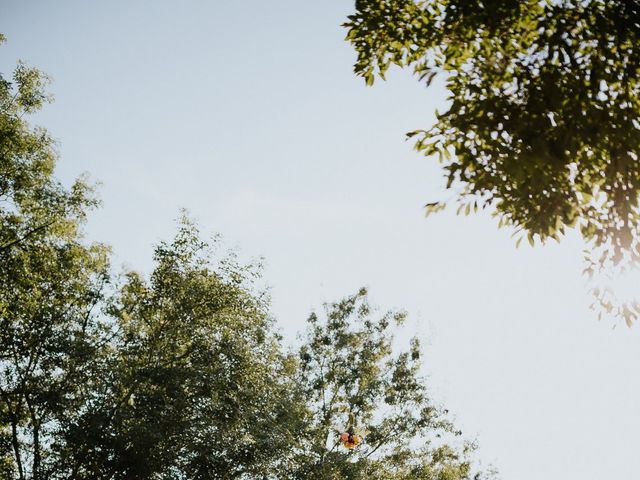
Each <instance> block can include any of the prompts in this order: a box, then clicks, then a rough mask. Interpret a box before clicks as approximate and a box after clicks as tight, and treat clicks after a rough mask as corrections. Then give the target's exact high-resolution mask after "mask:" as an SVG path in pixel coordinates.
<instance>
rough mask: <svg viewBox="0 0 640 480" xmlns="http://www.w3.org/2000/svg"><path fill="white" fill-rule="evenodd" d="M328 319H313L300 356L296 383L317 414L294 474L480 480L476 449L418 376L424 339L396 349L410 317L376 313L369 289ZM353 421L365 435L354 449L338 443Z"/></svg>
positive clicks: (304, 435) (333, 307) (335, 306)
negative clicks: (396, 335) (396, 337)
mask: <svg viewBox="0 0 640 480" xmlns="http://www.w3.org/2000/svg"><path fill="white" fill-rule="evenodd" d="M324 317H325V318H320V317H318V316H317V315H316V314H312V315H311V317H310V318H309V321H308V329H307V337H306V341H305V343H304V344H303V346H302V347H301V348H300V351H299V356H300V362H301V366H300V370H299V372H298V377H299V380H298V381H299V383H300V385H302V386H303V388H304V393H305V398H306V399H307V405H308V408H309V410H310V412H311V417H310V420H309V421H308V422H307V423H306V425H305V429H304V431H302V432H301V433H300V445H301V448H302V452H301V454H300V459H299V460H300V462H299V464H298V470H297V471H296V472H295V474H294V475H291V477H293V478H300V479H318V480H320V479H323V480H324V479H341V478H349V479H354V480H355V479H364V478H370V479H379V480H400V479H406V480H408V479H424V480H432V479H434V480H435V479H442V480H444V479H448V480H463V479H469V478H472V477H473V478H481V474H480V473H478V472H475V473H472V465H471V462H470V461H469V453H470V451H471V450H472V449H473V447H472V446H471V445H470V444H468V443H465V442H462V441H460V438H459V436H460V432H459V431H457V430H455V429H454V427H453V425H452V424H451V423H450V422H449V421H448V420H447V418H446V413H447V412H446V410H444V409H442V408H440V407H438V406H437V405H435V404H434V403H433V402H432V401H431V399H430V397H429V392H428V390H427V386H426V383H425V381H424V379H423V378H421V377H420V354H421V352H420V344H419V341H418V339H417V338H413V339H412V340H411V345H410V348H409V350H408V351H404V352H400V353H397V352H395V351H394V349H393V347H392V345H393V336H392V334H391V332H392V330H393V329H395V328H396V327H397V326H398V324H401V323H402V322H403V320H404V317H405V315H404V313H402V312H387V313H384V314H382V315H376V314H375V313H374V312H373V311H372V309H371V307H370V306H369V303H368V300H367V292H366V290H364V289H363V290H361V291H359V292H358V293H357V294H355V295H353V296H350V297H346V298H344V299H343V300H341V301H339V302H336V303H332V304H328V305H326V311H325V316H324ZM376 317H377V318H376ZM350 419H351V421H353V422H355V423H356V425H355V431H356V432H359V434H360V435H362V436H363V437H364V443H363V444H361V445H360V446H358V447H357V448H355V449H354V450H347V449H345V448H344V447H343V444H342V442H341V441H340V438H339V437H340V434H341V433H342V432H345V430H347V428H348V426H349V423H350ZM445 439H448V442H445V441H443V440H445Z"/></svg>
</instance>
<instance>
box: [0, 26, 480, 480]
mask: <svg viewBox="0 0 640 480" xmlns="http://www.w3.org/2000/svg"><path fill="white" fill-rule="evenodd" d="M0 39H1V38H0ZM45 86H46V77H44V76H43V75H42V74H41V73H40V72H38V71H37V70H34V69H30V68H28V67H26V66H25V65H24V64H19V65H18V67H17V68H16V70H15V72H14V75H13V77H12V80H11V81H9V80H6V79H4V78H0V105H1V108H0V155H1V156H0V226H1V230H0V478H2V479H7V480H50V479H51V480H57V479H60V480H61V479H65V480H89V479H112V480H116V479H120V480H124V479H139V480H142V479H145V480H147V479H148V480H151V479H167V480H168V479H176V480H181V479H187V478H188V479H203V480H204V479H274V478H299V479H303V478H304V479H313V478H317V479H326V478H338V477H337V476H339V477H340V478H347V479H358V478H364V477H365V476H368V477H371V478H373V479H380V480H382V479H385V480H393V479H409V478H422V479H438V480H459V479H466V478H469V475H470V474H471V473H470V471H471V470H470V463H469V461H468V458H467V453H468V447H466V446H462V447H460V448H454V447H451V446H448V445H447V443H444V442H438V441H436V438H435V437H437V436H438V435H441V434H447V435H448V434H452V435H453V434H455V433H456V432H454V431H453V428H452V426H451V425H450V423H449V422H447V421H446V420H445V419H444V417H443V413H442V412H441V411H440V410H439V409H438V408H436V407H434V406H433V405H432V404H431V402H430V401H429V398H428V396H427V391H426V387H425V383H424V381H423V380H422V379H421V378H420V377H419V356H420V354H419V345H418V342H417V340H414V341H413V342H412V344H411V349H410V350H409V351H408V352H404V353H400V354H399V355H395V354H394V353H393V349H392V337H391V335H390V330H391V329H392V328H393V325H394V323H393V322H395V323H398V322H400V321H401V320H402V317H403V316H402V315H401V314H394V313H389V314H386V315H383V316H382V317H381V318H380V319H378V320H374V319H373V318H372V314H371V311H370V308H369V307H368V304H367V301H366V294H365V292H364V291H361V292H360V293H358V294H357V295H355V296H352V297H348V298H346V299H344V300H342V301H340V302H338V303H336V304H332V305H329V306H328V307H327V321H326V322H323V321H321V320H320V319H319V318H318V317H316V316H315V315H314V316H312V317H311V319H310V321H309V331H308V337H307V341H306V342H305V343H304V345H303V346H302V347H301V348H300V351H299V355H293V354H291V353H287V351H286V349H285V348H284V347H283V345H282V340H281V338H280V337H279V336H278V335H277V334H276V333H275V329H274V325H273V320H272V318H271V317H270V316H269V313H268V306H269V305H268V299H267V297H266V295H265V294H264V293H262V292H261V291H259V290H258V289H257V288H256V286H255V280H256V279H257V278H258V277H259V275H260V269H259V268H258V266H254V265H242V264H240V263H239V262H238V261H237V260H236V258H235V257H234V255H233V254H229V255H226V256H223V257H222V258H221V259H220V260H217V261H216V260H215V259H216V258H219V255H216V254H215V251H214V247H215V246H216V244H217V242H213V244H211V243H208V242H205V241H203V240H202V239H201V237H200V235H199V233H198V231H197V229H196V227H195V226H194V225H193V224H192V223H191V222H190V221H189V220H188V219H186V218H182V220H181V222H180V224H179V228H178V233H177V235H176V236H175V238H174V239H173V241H171V242H161V243H160V244H159V245H158V246H157V247H156V248H155V250H154V264H155V265H154V269H153V271H152V272H151V274H150V275H148V276H144V275H141V274H139V273H136V272H127V273H125V274H124V276H123V277H122V278H120V279H117V278H114V276H113V274H112V272H111V269H110V265H109V250H108V248H107V247H105V246H104V245H101V244H90V243H88V242H86V241H85V240H84V238H83V232H82V227H83V224H84V222H85V219H86V215H87V213H88V212H89V211H90V210H91V209H92V208H94V207H95V206H96V205H97V201H96V199H95V197H94V196H93V194H92V189H91V186H90V185H88V184H87V182H86V180H84V179H80V180H78V181H76V182H75V183H74V184H73V186H72V187H71V188H65V187H64V186H63V185H61V184H60V183H59V182H58V181H57V180H56V179H55V177H54V168H55V163H56V160H57V154H56V152H55V148H54V143H53V141H52V140H51V138H50V136H49V135H48V134H47V132H46V131H45V130H43V129H38V128H32V127H30V125H29V124H28V123H27V121H26V120H25V116H28V115H29V114H32V113H34V112H36V111H37V110H38V109H39V108H40V107H41V106H42V105H43V104H44V102H45V101H47V100H48V98H49V97H48V96H47V94H46V93H45V91H44V87H45ZM327 399H330V400H329V401H328V402H327ZM348 413H353V414H354V415H355V416H356V417H357V418H358V419H359V421H360V422H361V425H362V426H363V427H364V428H366V430H367V432H366V442H365V444H364V445H363V446H361V447H359V448H358V449H357V451H355V452H353V453H352V454H347V453H346V452H343V451H339V449H337V445H336V439H337V436H336V433H337V431H338V430H339V429H340V428H343V425H342V424H343V423H344V419H345V415H348ZM453 436H455V435H453Z"/></svg>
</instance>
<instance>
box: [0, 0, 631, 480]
mask: <svg viewBox="0 0 640 480" xmlns="http://www.w3.org/2000/svg"><path fill="white" fill-rule="evenodd" d="M352 8H353V7H352V3H351V2H348V1H337V0H331V1H328V0H325V1H323V2H301V1H284V0H282V1H280V0H276V1H273V2H264V1H246V2H222V1H213V0H211V1H204V0H202V1H193V0H190V1H180V2H177V1H176V2H168V1H157V0H156V1H137V2H128V1H109V2H88V1H56V2H51V1H40V2H35V1H25V0H20V1H18V0H13V1H12V0H3V1H2V2H1V3H0V19H1V22H0V31H2V32H4V33H5V34H6V35H7V37H8V40H9V43H8V45H6V46H4V47H2V49H1V50H0V51H1V54H0V69H1V71H3V72H7V71H8V70H9V69H10V68H11V66H12V65H13V64H14V63H15V61H16V60H17V59H18V58H21V59H24V60H26V61H27V62H28V63H29V64H31V65H34V66H37V67H39V68H41V69H43V70H45V71H46V72H48V73H49V74H50V75H51V76H52V77H53V79H54V83H53V85H52V91H53V93H54V94H55V96H56V103H54V104H53V105H51V106H49V107H47V108H46V110H45V111H44V112H43V113H42V114H41V115H39V116H38V118H37V123H39V124H41V125H43V126H46V127H47V128H48V129H49V130H50V131H51V133H52V134H53V135H54V136H55V137H56V138H58V139H59V141H60V152H61V161H60V165H59V169H58V175H59V176H60V177H61V178H62V179H63V180H64V181H65V182H70V181H71V180H72V179H73V178H74V177H76V176H77V175H79V174H80V173H82V172H84V171H88V172H90V174H91V177H92V178H93V179H95V180H100V181H101V182H102V183H103V186H102V188H101V190H100V192H101V197H102V199H103V201H104V207H103V208H102V209H101V210H100V211H98V212H96V213H95V214H93V215H92V216H91V218H90V221H89V225H88V233H89V236H90V237H91V238H94V239H99V240H103V241H106V242H108V243H110V244H111V245H113V248H114V252H115V258H116V260H115V263H116V265H122V264H126V265H128V266H129V267H131V268H135V269H140V270H147V269H148V268H149V267H150V265H151V263H150V262H151V258H150V255H151V246H152V245H153V244H154V243H155V242H157V241H158V240H159V239H163V238H169V237H170V236H171V234H172V232H173V229H174V223H173V220H174V219H175V217H176V216H177V215H178V211H179V209H180V208H181V207H185V208H187V209H189V210H190V211H191V212H192V214H193V215H194V217H196V218H197V219H198V220H199V222H200V224H201V227H202V229H203V230H204V231H205V232H209V233H212V232H220V233H221V234H222V235H223V236H224V238H225V240H226V242H227V244H229V245H231V246H235V247H237V248H239V249H240V250H241V252H242V255H243V256H245V257H257V256H264V257H265V259H266V268H265V277H266V279H267V282H268V284H269V285H270V286H271V288H272V296H273V312H274V315H275V316H276V317H277V319H278V322H279V325H280V328H281V329H282V331H283V332H284V334H285V336H286V337H287V338H289V339H291V338H294V335H295V332H296V331H297V330H299V329H301V328H302V327H303V323H304V319H305V318H306V316H307V314H308V313H309V311H310V310H311V308H312V307H315V306H318V305H320V304H321V303H322V302H323V301H326V300H333V299H336V298H338V297H340V296H342V295H345V294H348V293H351V292H353V291H355V290H356V289H357V288H358V287H359V286H361V285H366V286H369V287H370V290H371V294H372V299H373V301H374V302H375V303H377V304H379V305H380V306H381V307H383V308H387V307H402V308H405V309H407V310H408V311H409V313H410V320H409V322H408V325H407V328H406V329H405V331H403V332H402V333H401V336H402V337H403V338H406V337H407V336H408V335H411V334H413V333H417V334H419V335H420V336H421V337H422V339H423V341H424V342H425V344H426V346H427V352H426V363H427V365H426V371H427V373H428V375H429V378H430V382H431V385H432V392H433V396H434V398H435V399H436V400H438V401H441V402H444V403H446V404H447V406H448V407H449V409H450V410H451V411H452V412H454V413H455V417H456V419H457V421H458V423H459V424H460V425H461V426H462V428H463V430H464V431H465V432H466V434H467V435H468V436H469V437H471V438H477V439H478V442H479V444H480V455H481V457H482V459H483V461H484V462H485V463H494V464H495V465H496V466H497V467H498V468H499V469H500V471H501V474H502V477H503V478H504V479H517V480H539V479H556V478H557V479H563V480H571V479H576V480H577V479H579V480H589V479H594V480H595V479H603V478H624V479H627V478H634V477H637V475H638V471H640V455H638V452H637V446H638V433H639V432H640V414H639V413H638V398H639V396H640V375H638V371H639V369H640V348H638V346H639V342H640V333H639V331H640V329H639V328H637V327H636V328H634V329H631V330H629V329H627V328H626V327H622V326H619V327H618V328H617V329H615V330H613V329H612V326H613V325H614V323H613V322H611V321H602V322H598V321H597V320H596V319H595V318H594V316H593V314H592V313H591V312H590V311H589V310H588V305H589V302H590V299H589V297H588V295H587V293H586V287H585V282H584V280H583V279H582V278H581V277H580V271H581V266H582V265H581V254H580V251H581V248H582V246H581V244H580V242H579V240H578V239H577V237H575V236H571V237H570V238H568V239H566V240H565V241H564V242H563V244H562V245H560V246H558V245H549V246H547V247H545V248H535V249H531V248H530V247H529V246H528V245H527V246H521V247H520V249H519V250H516V249H515V247H514V243H513V241H512V240H511V238H510V234H511V232H509V231H507V230H498V229H497V226H496V222H495V221H494V220H493V219H491V218H490V216H489V215H484V214H482V215H480V214H479V215H476V216H472V217H468V218H466V217H456V216H455V215H454V214H453V212H445V213H444V214H440V215H437V216H434V217H430V218H428V219H425V218H424V217H423V214H422V210H421V206H422V205H423V204H424V203H425V202H428V201H433V200H437V199H441V198H442V196H443V195H445V196H448V194H444V193H443V191H442V188H441V186H442V182H441V180H440V178H441V174H440V173H439V170H438V167H437V165H436V163H435V161H434V160H432V159H424V158H421V157H420V156H418V155H417V154H416V153H415V152H414V151H412V148H411V144H410V143H407V142H405V141H404V133H405V132H406V131H409V130H412V129H415V128H421V127H427V126H429V125H430V124H431V122H432V121H433V118H434V117H433V112H434V109H435V108H437V107H438V106H442V105H444V97H445V94H444V91H443V90H442V88H441V85H440V86H439V85H436V86H435V87H434V88H431V89H430V90H426V89H425V88H424V87H422V86H420V85H418V84H417V83H416V82H415V81H414V80H413V79H411V78H410V77H409V76H408V75H406V74H404V73H396V74H392V75H390V79H389V81H388V82H387V83H386V84H379V85H376V86H375V87H374V88H365V87H364V84H363V82H362V81H360V80H359V79H358V78H356V77H355V76H354V75H353V74H352V63H353V60H354V53H353V52H352V50H351V49H350V47H349V45H347V44H346V43H345V42H344V41H343V38H344V34H345V32H344V30H343V29H342V28H341V27H340V24H341V23H342V22H343V21H344V19H345V16H346V15H348V14H349V13H350V12H351V11H352Z"/></svg>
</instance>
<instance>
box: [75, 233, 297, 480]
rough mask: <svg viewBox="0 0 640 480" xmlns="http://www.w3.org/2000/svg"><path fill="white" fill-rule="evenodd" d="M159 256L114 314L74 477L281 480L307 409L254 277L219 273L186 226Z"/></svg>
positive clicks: (223, 265)
mask: <svg viewBox="0 0 640 480" xmlns="http://www.w3.org/2000/svg"><path fill="white" fill-rule="evenodd" d="M154 258H155V262H156V266H155V269H154V271H153V273H152V274H151V276H150V278H149V279H148V280H145V279H144V278H143V277H142V276H140V275H139V274H136V273H129V274H128V275H127V279H126V282H125V284H124V285H123V287H122V289H121V293H120V294H119V295H118V298H117V299H116V301H115V302H114V303H113V306H112V307H111V308H110V313H111V315H112V316H113V317H114V319H115V321H116V322H117V335H116V338H114V339H113V340H112V342H111V345H112V350H113V351H112V356H111V358H110V360H109V362H108V366H109V368H108V370H107V371H105V372H104V375H103V376H102V377H101V378H99V379H96V384H95V386H94V387H93V389H94V391H95V394H94V396H93V397H92V398H91V399H90V401H89V402H88V403H87V404H86V405H85V406H84V407H83V408H82V409H81V411H80V415H78V417H77V418H76V419H75V420H74V422H73V423H72V424H71V425H70V426H69V427H68V429H67V432H66V433H67V435H66V442H67V443H66V445H65V452H64V454H65V456H66V457H68V458H69V461H68V468H69V469H70V470H71V471H72V472H73V477H72V478H77V479H93V478H109V479H148V478H167V479H180V478H189V479H234V478H274V475H276V473H277V472H278V471H280V470H281V469H282V468H283V466H284V464H285V463H286V462H287V461H288V459H289V457H290V455H288V452H290V451H291V447H290V446H291V445H293V443H294V442H293V435H294V431H295V425H296V422H299V421H300V420H301V418H302V417H300V414H302V412H303V410H302V408H301V407H302V405H303V404H301V403H300V398H299V397H297V396H296V395H295V392H296V391H297V389H296V388H295V386H294V384H293V383H292V373H293V368H294V364H293V363H292V361H291V359H290V358H289V357H287V356H286V355H284V354H283V353H282V351H281V347H280V344H279V338H278V337H277V336H275V335H274V334H273V333H272V331H273V330H272V326H271V325H272V321H271V319H270V318H269V316H268V313H267V303H266V299H265V298H264V296H262V295H258V294H256V293H254V292H253V290H252V288H251V280H252V278H254V277H255V276H256V275H257V274H258V272H257V270H255V268H253V267H251V266H240V265H238V264H237V262H235V261H234V259H233V257H227V258H225V259H224V260H222V261H221V262H219V263H215V264H214V262H213V261H212V258H214V257H213V255H212V254H211V250H210V248H209V246H208V245H207V243H206V242H203V241H202V240H200V239H199V236H198V234H197V231H196V229H195V227H194V226H193V225H191V224H190V223H189V222H188V221H186V220H184V221H183V222H182V224H181V227H180V229H179V232H178V234H177V236H176V238H175V239H174V241H173V242H172V243H161V244H160V245H159V246H158V247H157V248H156V250H155V256H154ZM65 478H66V477H65Z"/></svg>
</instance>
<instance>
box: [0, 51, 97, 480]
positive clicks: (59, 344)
mask: <svg viewBox="0 0 640 480" xmlns="http://www.w3.org/2000/svg"><path fill="white" fill-rule="evenodd" d="M2 39H3V38H2ZM45 85H46V78H45V77H44V76H43V75H42V74H41V73H40V72H38V71H37V70H35V69H31V68H28V67H26V66H25V65H24V64H19V65H18V66H17V68H16V69H15V71H14V73H13V78H12V81H9V80H7V79H5V78H4V77H0V446H1V447H2V449H3V450H2V451H0V472H2V475H3V478H18V479H20V480H23V479H26V478H30V479H35V480H37V479H47V478H51V476H50V475H49V474H50V471H51V468H53V463H55V460H54V459H53V458H51V457H50V456H49V455H48V454H47V452H48V449H49V448H48V444H49V442H50V441H52V439H54V438H56V435H57V429H58V426H59V425H60V422H61V421H63V419H64V417H65V415H66V413H67V411H69V410H73V409H74V408H75V407H76V401H77V399H78V398H79V397H80V396H82V394H83V391H82V385H83V383H84V381H85V379H86V375H87V371H88V368H87V367H88V365H89V364H90V363H91V362H93V361H94V359H95V358H96V351H97V349H98V348H99V338H100V334H101V328H102V325H101V323H100V322H99V321H97V320H96V317H95V316H94V315H93V311H94V309H95V307H96V305H97V304H98V303H99V302H100V300H101V298H102V295H103V291H104V287H105V283H106V281H107V279H108V277H107V270H108V258H107V249H106V248H105V247H104V246H102V245H99V244H89V245H88V244H85V243H84V242H83V238H82V231H81V227H82V224H83V221H84V218H85V214H86V212H87V210H88V209H90V208H92V207H93V206H95V205H96V201H95V199H94V198H93V196H92V194H91V187H90V186H89V185H88V184H87V183H86V181H85V180H84V179H80V180H78V181H77V182H75V183H74V185H73V186H72V187H71V189H66V188H64V187H63V186H62V185H61V184H60V183H59V182H58V181H57V180H56V179H55V178H54V177H53V170H54V167H55V162H56V159H57V156H56V152H55V150H54V145H53V141H52V140H51V138H50V137H49V135H48V134H47V132H46V131H45V130H43V129H38V128H35V129H34V128H31V127H30V126H29V125H28V123H27V122H26V120H25V119H24V117H25V116H27V115H29V114H32V113H34V112H35V111H37V110H38V109H39V108H40V107H41V106H42V104H43V103H44V102H45V101H46V100H47V98H48V97H47V95H46V93H45V92H44V86H45Z"/></svg>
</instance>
